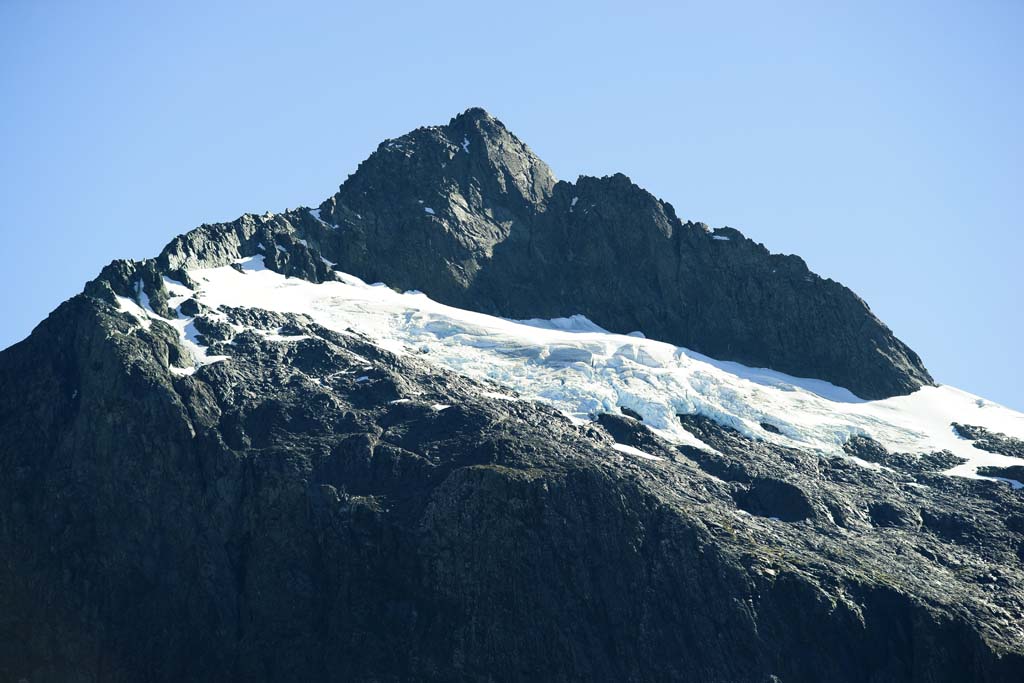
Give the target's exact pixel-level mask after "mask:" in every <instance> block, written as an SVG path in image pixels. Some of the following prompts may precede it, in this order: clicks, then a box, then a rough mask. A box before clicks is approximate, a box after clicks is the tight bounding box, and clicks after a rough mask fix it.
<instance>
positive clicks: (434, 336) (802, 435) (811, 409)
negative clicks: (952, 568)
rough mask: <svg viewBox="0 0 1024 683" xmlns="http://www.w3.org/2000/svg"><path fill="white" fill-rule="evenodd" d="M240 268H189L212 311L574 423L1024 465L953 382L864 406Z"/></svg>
mask: <svg viewBox="0 0 1024 683" xmlns="http://www.w3.org/2000/svg"><path fill="white" fill-rule="evenodd" d="M238 263H239V265H241V267H242V271H243V272H239V271H238V270H236V269H235V268H232V267H227V266H225V267H220V268H210V269H195V270H192V271H190V272H189V275H190V277H191V278H192V279H193V281H195V282H199V283H202V285H201V287H200V290H199V291H197V292H195V293H194V295H195V297H196V299H197V300H198V301H200V302H202V303H203V304H205V305H206V306H209V307H211V308H214V309H216V308H217V307H218V306H221V305H227V306H243V307H252V308H263V309H267V310H272V311H277V312H282V313H301V314H306V315H308V316H310V317H311V318H313V319H314V320H315V321H316V322H318V323H319V324H321V325H323V326H324V327H327V328H330V329H334V330H337V331H339V332H344V331H347V330H351V331H354V332H358V333H360V334H363V335H366V336H367V337H369V338H370V339H373V340H375V341H376V343H378V344H379V345H380V346H382V347H384V348H386V349H388V350H390V351H393V352H395V353H399V354H403V353H415V354H422V355H423V356H424V357H426V358H428V359H430V360H431V361H432V362H434V363H436V364H438V365H439V366H442V367H445V368H448V369H450V370H453V371H456V372H459V373H462V374H464V375H467V376H470V377H475V378H486V379H490V380H492V381H494V382H497V383H498V384H500V385H502V386H504V387H507V388H508V389H510V390H513V391H514V392H516V393H517V394H518V395H519V396H520V397H522V398H524V399H531V400H537V401H543V402H546V403H549V404H550V405H552V406H554V407H555V408H557V409H559V410H561V411H562V412H563V413H565V414H567V415H569V416H571V417H573V418H575V419H583V420H586V419H592V418H593V417H594V416H595V415H596V414H598V413H601V412H618V410H619V408H620V406H625V407H627V408H630V409H632V410H635V411H636V412H637V413H639V414H640V415H642V416H643V418H644V422H645V424H646V425H647V426H649V427H651V428H652V429H653V430H655V431H656V432H657V433H659V434H660V435H661V436H663V437H665V438H667V439H669V440H671V441H673V442H675V443H682V444H691V445H695V446H698V447H705V446H704V445H703V444H702V443H701V442H700V441H698V440H697V439H696V438H695V437H694V436H693V435H692V434H690V433H689V432H688V431H686V430H685V429H684V428H683V427H682V425H681V424H680V422H679V420H678V418H677V415H678V414H684V413H700V414H702V415H706V416H708V417H710V418H712V419H714V420H716V421H718V422H720V423H722V424H725V425H728V426H730V427H733V428H735V429H737V430H738V431H740V432H741V433H743V434H745V435H747V436H750V437H754V438H759V439H764V440H766V441H770V442H774V443H778V444H781V445H786V446H791V447H795V448H800V449H803V450H807V451H815V452H821V453H840V454H841V453H842V445H843V444H844V443H845V442H846V441H847V440H848V439H849V438H850V437H851V436H856V435H865V436H869V437H871V438H873V439H875V440H877V441H878V442H880V443H881V444H882V445H883V446H885V447H886V448H888V449H889V450H891V451H894V452H904V453H931V452H935V451H940V450H947V451H950V452H952V453H954V454H956V455H958V456H960V457H963V458H966V459H967V460H968V462H967V463H966V464H964V465H961V466H958V467H956V468H954V469H953V470H951V471H950V473H951V474H957V475H961V476H970V477H976V476H977V474H976V469H977V468H978V467H980V466H989V465H992V466H1007V465H1013V464H1024V461H1022V460H1020V459H1017V458H1010V457H1007V456H1004V455H1000V454H997V453H990V452H987V451H982V450H979V449H977V448H975V447H974V446H973V445H972V444H971V442H970V441H967V440H964V439H961V438H960V437H959V436H957V435H956V434H955V433H954V432H953V429H952V428H951V426H950V425H951V423H952V422H960V423H964V424H973V425H979V426H982V427H985V428H987V429H989V430H991V431H994V432H1002V433H1004V434H1007V435H1009V436H1014V437H1017V438H1024V414H1021V413H1018V412H1016V411H1012V410H1010V409H1008V408H1005V407H1003V406H1000V405H997V404H994V403H990V402H988V401H985V400H983V399H981V398H979V397H977V396H974V395H972V394H969V393H967V392H964V391H960V390H958V389H955V388H952V387H945V386H943V387H925V388H922V389H920V390H918V391H917V392H915V393H914V394H911V395H909V396H898V397H893V398H889V399H885V400H880V401H863V400H861V399H859V398H857V397H856V396H855V395H853V394H852V393H851V392H849V391H848V390H846V389H843V388H842V387H837V386H834V385H832V384H829V383H828V382H824V381H822V380H814V379H803V378H798V377H791V376H788V375H785V374H783V373H779V372H775V371H772V370H766V369H758V368H749V367H746V366H743V365H740V364H739V363H734V362H723V361H717V360H714V359H711V358H708V357H707V356H703V355H701V354H699V353H695V352H693V351H690V350H688V349H685V348H681V347H676V346H673V345H671V344H666V343H664V342H659V341H656V340H652V339H645V338H643V336H642V335H639V334H636V333H634V334H631V335H621V334H613V333H610V332H607V331H606V330H603V329H601V328H600V327H598V326H597V325H595V324H594V323H592V322H591V321H589V320H587V319H586V318H584V317H583V316H573V317H571V318H562V319H556V320H527V321H513V320H506V319H502V318H497V317H493V316H488V315H484V314H481V313H474V312H471V311H466V310H462V309H457V308H452V307H450V306H445V305H443V304H439V303H437V302H435V301H433V300H431V299H429V298H428V297H426V296H425V295H423V294H421V293H418V292H406V293H404V294H400V293H397V292H394V291H392V290H391V289H389V288H387V287H385V286H382V285H381V284H380V283H377V284H374V285H368V284H366V283H365V282H363V281H362V280H360V279H359V278H356V277H353V276H351V275H346V274H342V273H336V276H337V278H338V280H337V281H333V282H324V283H321V284H314V283H311V282H307V281H305V280H300V279H296V278H285V277H284V276H282V275H280V274H278V273H276V272H273V271H271V270H268V269H266V268H265V267H264V264H263V257H262V256H255V257H250V258H246V259H241V260H240V261H239V262H238ZM179 286H180V285H179ZM762 424H768V425H770V426H772V427H774V428H776V429H777V430H778V431H779V433H777V434H776V433H774V432H773V431H769V430H767V429H765V428H764V427H763V426H762Z"/></svg>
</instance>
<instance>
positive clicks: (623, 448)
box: [612, 443, 665, 460]
mask: <svg viewBox="0 0 1024 683" xmlns="http://www.w3.org/2000/svg"><path fill="white" fill-rule="evenodd" d="M612 448H614V449H615V450H617V451H619V452H620V453H628V454H629V455H635V456H636V457H638V458H643V459H644V460H664V459H665V458H662V457H660V456H657V455H651V454H650V453H644V452H643V451H642V450H640V449H639V448H633V447H632V446H627V445H626V444H624V443H615V444H612Z"/></svg>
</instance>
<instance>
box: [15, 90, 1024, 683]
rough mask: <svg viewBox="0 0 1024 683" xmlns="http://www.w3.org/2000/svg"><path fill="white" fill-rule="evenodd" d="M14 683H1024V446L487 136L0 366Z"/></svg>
mask: <svg viewBox="0 0 1024 683" xmlns="http://www.w3.org/2000/svg"><path fill="white" fill-rule="evenodd" d="M0 434H2V436H3V438H2V439H0V548H2V549H3V551H4V552H3V558H2V562H0V680H5V681H6V680H11V681H20V680H25V681H32V682H44V681H54V682H56V681H81V682H98V681H139V680H145V681H179V680H193V681H224V680H238V681H243V680H244V681H281V680H319V681H350V680H357V681H407V680H408V681H414V680H415V681H420V680H423V681H454V680H460V681H461V680H465V681H502V680H509V681H514V680H609V681H611V680H614V681H662V680H685V681H711V682H718V681H720V682H739V683H743V682H747V681H749V682H751V683H769V682H775V683H792V682H794V681H821V680H828V681H851V682H852V681H872V682H889V681H893V682H896V681H920V682H925V681H928V682H933V681H951V682H952V681H1020V680H1024V497H1022V496H1024V484H1022V481H1024V415H1022V414H1020V413H1016V412H1014V411H1011V410H1009V409H1006V408H1003V407H1002V406H999V405H997V404H994V403H991V402H989V401H986V400H985V399H983V398H980V397H977V396H972V395H970V394H967V393H966V392H962V391H959V390H957V389H955V388H952V387H946V386H941V385H937V384H936V383H935V382H934V381H933V379H932V378H931V376H930V375H929V374H928V371H927V370H926V369H925V367H924V365H923V363H922V361H921V359H920V358H919V357H918V356H917V354H915V353H914V352H913V351H912V350H911V349H910V348H908V347H907V346H906V345H905V344H903V343H902V342H900V341H899V340H898V339H897V338H896V337H895V336H894V335H893V334H892V332H891V331H890V330H889V329H888V328H887V327H886V326H885V325H884V324H883V323H882V322H881V321H879V320H878V319H877V318H876V317H875V316H874V315H873V314H872V313H871V311H870V309H869V308H868V306H867V304H865V303H864V302H863V301H862V300H861V299H860V298H858V297H857V296H856V295H855V294H854V293H853V292H851V291H850V290H849V289H847V288H845V287H844V286H842V285H841V284H839V283H836V282H834V281H832V280H829V279H824V278H821V277H819V276H817V275H815V274H814V273H812V272H810V271H809V270H808V269H807V267H806V265H805V264H804V262H803V261H802V260H801V259H800V258H799V257H797V256H783V255H777V254H772V253H770V252H769V251H768V250H767V249H766V248H765V247H764V246H762V245H761V244H758V243H755V242H754V241H752V240H750V239H748V238H746V237H744V236H743V235H742V234H741V233H740V232H739V231H737V230H735V229H732V228H720V229H716V230H712V229H710V228H709V227H708V226H706V225H704V224H702V223H695V222H690V221H683V220H681V219H680V218H679V217H678V216H677V214H676V211H675V209H674V208H673V207H672V206H671V205H670V204H668V203H666V202H664V201H661V200H659V199H657V198H655V197H653V196H652V195H650V194H649V193H647V192H646V191H644V190H643V189H641V188H639V187H637V186H636V185H635V184H633V183H632V182H630V180H629V179H628V178H626V177H625V176H623V175H614V176H610V177H605V178H588V177H581V178H579V179H578V180H577V181H576V182H575V183H569V182H565V181H557V180H556V179H555V177H554V175H553V173H552V171H551V170H550V169H549V168H548V167H547V165H545V164H544V162H543V161H541V160H540V159H539V158H537V156H536V155H535V154H534V153H533V152H532V151H531V150H530V149H529V148H528V147H527V146H526V145H525V144H524V143H523V142H521V141H520V140H519V139H518V138H516V137H515V136H514V135H513V134H512V133H511V132H510V131H509V130H507V129H506V128H505V126H504V125H502V123H501V122H500V121H498V120H497V119H495V118H494V117H493V116H491V115H489V114H487V113H486V112H484V111H483V110H481V109H470V110H468V111H466V112H465V113H463V114H460V115H459V116H456V117H455V118H454V119H452V120H451V121H450V122H449V123H448V124H447V125H445V126H433V127H427V128H420V129H417V130H415V131H413V132H411V133H409V134H407V135H404V136H402V137H400V138H396V139H393V140H387V141H385V142H383V143H382V144H381V145H380V146H378V148H377V150H376V151H375V152H373V154H371V155H370V157H369V158H368V159H367V160H366V161H364V162H363V163H362V164H360V166H359V168H358V169H357V170H356V171H355V173H354V174H352V175H351V176H350V177H349V178H348V179H347V180H346V181H345V182H344V183H343V184H342V185H341V187H340V188H339V190H338V192H337V193H336V194H334V195H333V196H332V197H330V198H328V199H327V200H326V201H324V202H323V203H322V204H320V206H319V207H316V208H308V207H302V208H299V209H295V210H289V211H285V212H283V213H278V214H269V213H268V214H262V215H254V214H253V215H245V216H243V217H241V218H239V219H238V220H236V221H233V222H231V223H223V224H214V225H203V226H200V227H198V228H196V229H194V230H192V231H191V232H188V233H186V234H184V235H181V236H179V237H176V238H175V239H173V240H172V241H171V242H170V243H169V244H168V245H167V247H165V248H164V250H163V251H162V252H161V253H160V254H159V255H158V256H157V257H155V258H152V259H147V260H143V261H126V260H122V261H114V262H113V263H111V264H110V265H109V266H107V267H106V268H104V269H103V271H102V272H101V273H100V274H99V276H98V277H97V278H96V279H95V280H93V281H91V282H89V283H87V284H86V285H85V288H84V291H83V292H82V293H81V294H79V295H77V296H75V297H73V298H71V299H70V300H68V301H66V302H65V303H63V304H61V305H60V306H59V307H58V308H57V309H56V310H55V311H54V312H53V313H51V314H50V316H49V317H48V318H47V319H46V320H44V321H43V322H41V323H40V324H39V326H38V327H37V328H36V329H35V330H34V331H33V332H32V334H31V335H30V336H29V337H28V338H27V339H25V340H24V341H22V342H20V343H18V344H16V345H14V346H12V347H10V348H8V349H6V350H4V351H2V352H0Z"/></svg>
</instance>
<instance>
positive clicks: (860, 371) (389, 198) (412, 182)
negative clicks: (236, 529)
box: [320, 109, 932, 398]
mask: <svg viewBox="0 0 1024 683" xmlns="http://www.w3.org/2000/svg"><path fill="white" fill-rule="evenodd" d="M320 215H321V218H322V219H323V220H324V221H327V222H328V223H330V224H332V225H336V226H337V230H336V231H335V234H334V235H333V239H327V240H325V243H324V244H323V245H322V246H323V249H324V253H325V255H327V257H328V258H330V259H331V260H332V261H337V263H338V267H339V268H341V269H342V270H345V271H346V272H350V273H353V274H355V275H358V276H359V277H362V278H363V279H365V280H367V281H371V282H372V281H377V280H380V281H383V282H387V283H388V284H390V285H392V286H396V287H401V288H403V289H413V288H415V289H420V290H422V291H424V292H425V293H427V294H428V295H429V296H431V297H432V298H434V299H436V300H438V301H442V302H444V303H449V304H452V305H454V306H458V307H460V308H469V309H472V310H479V311H482V312H485V313H491V314H496V315H503V316H506V317H513V318H529V317H544V318H551V317H559V316H568V315H572V314H575V313H582V314H584V315H586V316H587V317H589V318H590V319H591V320H593V321H594V322H596V323H597V324H599V325H601V326H602V327H605V328H607V329H610V330H612V331H617V332H630V331H632V330H642V331H643V332H644V333H645V334H647V336H649V337H652V338H657V339H662V340H665V341H669V342H672V343H674V344H677V345H680V346H686V347H687V348H691V349H694V350H696V351H700V352H702V353H705V354H708V355H710V356H713V357H716V358H720V359H727V360H736V361H739V362H742V363H744V364H746V365H750V366H754V367H770V368H773V369H775V370H780V371H782V372H786V373H788V374H792V375H796V376H800V377H815V378H819V379H825V380H828V381H830V382H832V383H833V384H837V385H840V386H844V387H846V388H848V389H850V390H851V391H853V392H854V393H856V394H857V395H859V396H861V397H862V398H884V397H887V396H892V395H896V394H906V393H909V392H911V391H913V390H914V389H917V388H918V387H920V386H922V385H923V384H930V383H931V381H932V380H931V377H930V376H929V374H928V372H927V370H925V368H924V366H923V364H922V363H921V360H920V358H918V356H917V354H915V353H914V352H913V351H912V350H911V349H909V348H908V347H907V346H906V345H904V344H903V343H902V342H900V341H899V340H898V339H896V337H894V336H893V334H892V332H891V331H890V330H889V329H888V328H887V327H886V326H885V325H884V324H883V323H882V322H881V321H879V320H878V319H877V318H876V317H875V316H874V315H873V314H872V313H871V311H870V310H869V309H868V307H867V305H866V304H865V303H864V302H863V301H862V300H861V299H860V298H858V297H857V296H856V295H855V294H854V293H853V292H851V291H850V290H848V289H846V288H845V287H843V286H842V285H840V284H839V283H837V282H834V281H832V280H828V279H822V278H820V277H818V276H817V275H815V274H814V273H812V272H810V271H809V270H808V269H807V266H806V264H805V263H804V262H803V260H802V259H800V258H799V257H796V256H781V255H775V254H771V253H769V252H768V250H767V249H765V248H764V247H763V246H762V245H760V244H757V243H755V242H753V241H751V240H749V239H747V238H745V237H743V235H742V234H741V233H740V232H739V231H737V230H734V229H731V228H723V229H720V230H716V231H710V230H709V229H708V228H707V226H705V225H703V224H699V223H692V222H685V223H684V222H682V221H681V220H680V219H679V218H678V217H677V216H676V213H675V210H674V209H673V208H672V205H671V204H667V203H665V202H663V201H660V200H658V199H657V198H655V197H654V196H652V195H651V194H650V193H648V192H646V191H644V190H642V189H641V188H639V187H637V186H636V185H634V184H633V183H631V182H630V181H629V179H628V178H627V177H626V176H624V175H621V174H616V175H614V176H610V177H606V178H588V177H581V178H580V179H579V180H578V181H577V182H576V183H575V184H573V183H567V182H557V183H556V182H555V180H554V176H553V175H552V173H551V171H550V169H549V168H548V167H547V166H546V165H545V164H544V162H543V161H541V160H540V159H538V158H537V157H536V156H535V155H534V154H533V153H532V152H531V151H530V150H529V149H528V148H527V147H526V145H524V144H523V143H522V142H520V141H519V140H518V139H517V138H516V137H515V136H513V135H512V134H511V133H510V132H509V131H508V130H507V129H506V128H505V127H504V126H503V125H502V124H501V122H500V121H498V120H497V119H495V118H493V117H491V116H490V115H488V114H487V113H486V112H484V111H483V110H480V109H471V110H469V111H467V112H466V113H464V114H462V115H461V116H457V117H455V118H454V119H453V120H452V121H451V123H449V124H448V125H447V126H443V127H434V128H421V129H419V130H416V131H414V132H412V133H410V134H408V135H406V136H403V137H401V138H398V139H397V140H391V141H388V142H385V143H383V144H382V145H381V146H380V147H379V148H378V149H377V151H376V152H375V153H374V154H373V155H372V156H371V157H370V158H369V159H368V160H367V161H365V162H364V163H363V164H361V165H360V167H359V169H358V170H357V171H356V173H355V174H354V175H352V176H351V177H350V178H349V179H348V180H347V181H346V182H345V184H344V185H342V186H341V189H340V190H339V191H338V193H337V194H336V195H334V197H332V198H330V199H329V200H327V201H326V202H324V203H323V204H322V205H321V206H320Z"/></svg>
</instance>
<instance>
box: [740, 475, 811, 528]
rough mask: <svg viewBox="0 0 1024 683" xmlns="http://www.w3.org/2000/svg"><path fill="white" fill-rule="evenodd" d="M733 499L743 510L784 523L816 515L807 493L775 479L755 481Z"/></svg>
mask: <svg viewBox="0 0 1024 683" xmlns="http://www.w3.org/2000/svg"><path fill="white" fill-rule="evenodd" d="M733 499H734V500H735V501H736V505H737V506H738V507H739V508H740V509H741V510H746V511H747V512H749V513H750V514H752V515H760V516H761V517H772V518H774V519H778V520H781V521H783V522H799V521H800V520H804V519H807V518H808V517H810V516H811V515H813V514H814V509H813V508H812V507H811V502H810V500H809V499H808V498H807V494H806V493H804V492H803V491H802V490H800V488H799V487H798V486H794V485H793V484H790V483H788V482H785V481H777V480H775V479H763V478H758V479H755V480H754V481H753V482H751V484H750V486H749V488H746V489H741V490H739V491H736V492H735V493H733Z"/></svg>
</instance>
